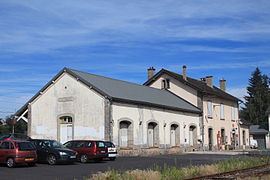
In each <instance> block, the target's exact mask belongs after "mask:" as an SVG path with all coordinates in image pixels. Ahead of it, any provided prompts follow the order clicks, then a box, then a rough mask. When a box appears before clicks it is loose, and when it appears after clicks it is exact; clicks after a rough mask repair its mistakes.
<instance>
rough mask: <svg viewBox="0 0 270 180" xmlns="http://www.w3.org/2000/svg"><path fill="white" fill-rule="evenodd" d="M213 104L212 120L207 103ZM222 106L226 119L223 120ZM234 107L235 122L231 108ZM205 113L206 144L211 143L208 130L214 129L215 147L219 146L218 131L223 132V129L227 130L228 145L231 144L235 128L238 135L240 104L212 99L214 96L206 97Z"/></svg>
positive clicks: (204, 103) (204, 102) (204, 101)
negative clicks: (232, 132) (222, 105)
mask: <svg viewBox="0 0 270 180" xmlns="http://www.w3.org/2000/svg"><path fill="white" fill-rule="evenodd" d="M208 101H211V102H212V114H213V116H212V118H209V117H208V106H207V102H208ZM220 104H224V117H225V119H224V120H222V119H221V117H220V107H221V106H220ZM232 106H234V109H235V120H232V111H231V107H232ZM203 113H204V127H205V128H204V133H205V137H206V138H205V141H204V144H206V145H207V144H208V143H209V141H208V140H209V139H208V128H209V127H211V128H213V145H214V146H216V145H217V134H218V131H221V129H222V128H224V129H225V135H226V136H227V142H228V144H231V138H230V137H231V135H230V133H231V131H232V129H233V128H235V130H236V134H239V133H238V121H239V118H238V104H237V103H236V102H232V101H228V100H225V99H221V98H217V97H212V96H204V97H203Z"/></svg>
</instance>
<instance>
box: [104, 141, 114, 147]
mask: <svg viewBox="0 0 270 180" xmlns="http://www.w3.org/2000/svg"><path fill="white" fill-rule="evenodd" d="M105 145H106V147H114V145H113V143H111V142H105Z"/></svg>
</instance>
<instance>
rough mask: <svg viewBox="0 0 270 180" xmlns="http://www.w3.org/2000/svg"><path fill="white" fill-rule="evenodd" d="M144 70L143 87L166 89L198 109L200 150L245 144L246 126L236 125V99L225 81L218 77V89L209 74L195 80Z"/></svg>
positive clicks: (233, 147)
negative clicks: (146, 72)
mask: <svg viewBox="0 0 270 180" xmlns="http://www.w3.org/2000/svg"><path fill="white" fill-rule="evenodd" d="M154 71H155V69H154V68H153V67H152V68H149V69H148V81H147V82H145V83H144V85H145V86H150V87H154V88H157V89H166V90H168V91H171V92H172V93H174V94H176V95H177V96H179V97H182V98H183V99H185V100H186V101H188V102H190V103H192V104H193V105H194V106H196V107H198V108H200V109H202V113H203V114H202V117H201V119H200V132H201V137H200V138H199V139H200V140H201V141H202V144H203V146H204V149H208V150H217V149H226V148H230V149H236V148H242V147H243V145H244V146H248V145H249V129H248V126H240V120H239V115H238V110H239V109H238V102H239V99H238V98H236V97H234V96H232V95H230V94H228V93H227V92H226V81H225V80H220V88H217V87H216V86H214V85H213V80H212V79H213V77H212V76H207V77H206V78H201V79H200V80H196V79H193V78H190V77H187V75H186V66H183V73H182V75H180V74H177V73H174V72H171V71H168V70H165V69H162V70H161V71H159V72H158V73H155V72H154ZM226 145H227V146H226Z"/></svg>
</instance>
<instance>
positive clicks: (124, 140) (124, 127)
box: [120, 122, 128, 148]
mask: <svg viewBox="0 0 270 180" xmlns="http://www.w3.org/2000/svg"><path fill="white" fill-rule="evenodd" d="M120 147H122V148H125V147H128V124H127V123H124V122H123V123H121V124H120Z"/></svg>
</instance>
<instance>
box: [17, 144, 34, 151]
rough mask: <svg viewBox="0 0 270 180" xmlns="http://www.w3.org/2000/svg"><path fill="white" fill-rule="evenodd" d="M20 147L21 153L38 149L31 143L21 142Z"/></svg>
mask: <svg viewBox="0 0 270 180" xmlns="http://www.w3.org/2000/svg"><path fill="white" fill-rule="evenodd" d="M18 147H19V150H21V151H30V150H35V149H36V148H35V146H34V145H33V144H32V143H30V142H19V143H18Z"/></svg>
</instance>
